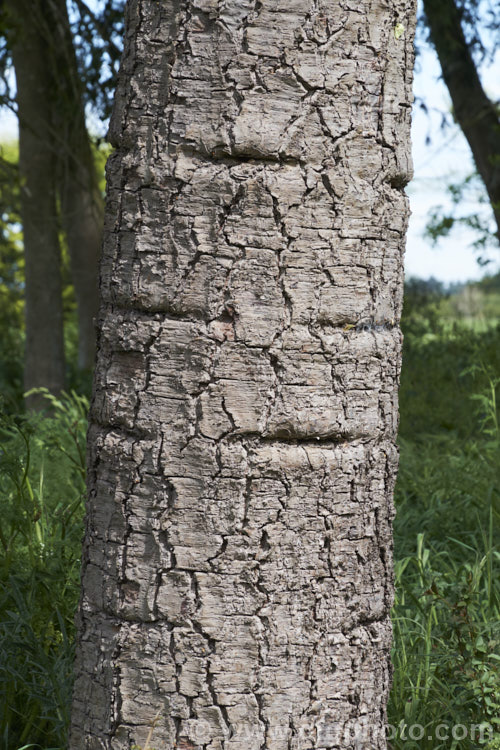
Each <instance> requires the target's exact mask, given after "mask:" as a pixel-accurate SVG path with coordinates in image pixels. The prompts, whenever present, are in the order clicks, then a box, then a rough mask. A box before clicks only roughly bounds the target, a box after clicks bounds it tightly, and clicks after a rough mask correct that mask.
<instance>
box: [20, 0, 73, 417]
mask: <svg viewBox="0 0 500 750" xmlns="http://www.w3.org/2000/svg"><path fill="white" fill-rule="evenodd" d="M6 7H7V10H8V12H9V15H10V17H11V18H12V22H13V29H12V57H13V61H14V67H15V71H16V82H17V104H18V114H19V173H20V178H21V218H22V222H23V240H24V253H25V256H24V257H25V274H26V287H25V300H26V355H25V367H24V387H25V390H29V389H31V388H38V387H40V386H44V387H46V388H48V389H49V390H50V391H51V392H52V393H58V392H59V391H60V390H61V389H62V388H63V387H64V371H65V368H64V342H63V318H62V296H61V273H60V246H59V223H58V218H57V207H56V156H55V153H54V150H53V149H52V148H50V147H48V145H47V144H48V143H50V142H51V138H52V121H51V106H50V101H49V97H48V95H47V91H48V90H50V84H51V82H52V79H51V76H50V63H49V61H48V60H47V54H46V48H45V43H44V39H43V36H42V34H41V32H40V24H39V22H38V20H37V19H39V18H40V17H41V16H43V1H40V2H38V0H37V2H32V1H28V0H6ZM27 405H28V406H29V407H31V408H40V407H43V406H46V401H44V400H43V399H41V397H39V396H31V397H30V398H28V400H27Z"/></svg>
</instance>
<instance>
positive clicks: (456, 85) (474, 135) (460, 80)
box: [424, 0, 500, 241]
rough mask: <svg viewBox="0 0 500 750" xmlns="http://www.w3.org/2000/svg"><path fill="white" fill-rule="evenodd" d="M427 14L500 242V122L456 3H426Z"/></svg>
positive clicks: (430, 0)
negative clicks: (470, 46)
mask: <svg viewBox="0 0 500 750" xmlns="http://www.w3.org/2000/svg"><path fill="white" fill-rule="evenodd" d="M424 12H425V15H426V18H427V24H428V27H429V30H430V37H431V41H432V43H433V45H434V47H435V49H436V52H437V55H438V58H439V62H440V64H441V70H442V72H443V78H444V81H445V83H446V85H447V87H448V91H449V92H450V96H451V100H452V102H453V109H454V114H455V118H456V120H457V122H458V124H459V125H460V127H461V129H462V131H463V133H464V135H465V137H466V138H467V141H468V143H469V146H470V148H471V151H472V155H473V157H474V161H475V163H476V167H477V170H478V172H479V174H480V175H481V177H482V179H483V181H484V184H485V186H486V190H487V193H488V197H489V199H490V203H491V205H492V208H493V213H494V216H495V221H496V224H497V237H498V239H499V241H500V120H499V115H498V109H497V107H496V106H495V104H494V102H492V101H491V100H490V99H489V98H488V96H487V95H486V93H485V91H484V89H483V87H482V85H481V81H480V79H479V75H478V72H477V69H476V65H475V63H474V60H473V59H472V55H471V51H470V49H469V46H468V44H467V41H466V39H465V35H464V32H463V28H462V23H461V13H460V10H459V9H458V7H457V6H456V4H455V0H424Z"/></svg>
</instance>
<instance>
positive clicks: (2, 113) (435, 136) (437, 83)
mask: <svg viewBox="0 0 500 750" xmlns="http://www.w3.org/2000/svg"><path fill="white" fill-rule="evenodd" d="M495 62H496V64H493V65H491V66H490V67H489V68H488V70H486V71H484V72H483V73H482V76H481V77H482V81H483V85H484V87H485V89H486V91H487V93H488V95H489V96H490V98H493V99H497V100H498V99H500V76H499V75H498V70H499V68H500V54H499V55H497V58H496V61H495ZM440 73H441V71H440V67H439V62H438V60H437V57H436V54H435V53H434V50H433V49H432V48H430V47H429V46H428V45H420V47H419V55H418V59H417V64H416V68H415V76H414V92H415V97H416V100H417V102H418V100H419V99H423V100H424V101H425V104H426V106H427V109H428V113H427V114H426V113H424V112H423V111H422V109H421V108H420V107H419V106H418V105H416V106H415V107H414V113H413V125H412V149H413V163H414V178H413V180H412V182H411V183H410V184H409V185H408V187H407V193H408V195H409V198H410V207H411V212H412V214H411V218H410V225H409V229H408V237H407V246H406V256H405V269H406V276H407V278H409V277H412V276H413V277H419V278H425V279H427V278H429V277H431V276H433V277H434V278H436V279H439V280H440V281H443V282H444V283H445V284H448V283H451V282H464V281H468V280H472V279H479V278H481V277H482V276H484V275H485V273H496V272H497V271H500V250H499V249H495V248H494V247H493V248H491V250H490V251H489V252H488V253H484V252H483V253H482V255H483V257H484V256H486V255H487V256H488V258H490V260H491V262H490V263H489V264H488V265H487V266H486V267H481V266H480V265H479V264H478V262H477V255H478V253H477V252H475V251H474V250H473V249H472V248H471V244H472V242H473V241H474V238H475V237H474V234H473V233H472V232H471V231H468V230H466V229H464V228H458V229H454V230H453V232H452V233H451V235H450V236H449V237H448V238H446V239H441V240H440V241H439V243H438V245H437V246H436V247H433V246H432V245H431V243H430V240H429V239H427V238H425V237H424V236H423V233H424V229H425V225H426V222H427V218H428V216H429V214H430V212H431V210H432V209H433V208H434V207H436V206H438V205H443V206H444V207H446V206H449V205H450V201H449V198H448V197H447V194H446V185H447V184H449V183H450V182H460V181H461V180H462V179H464V178H465V177H467V175H469V174H470V173H471V172H472V171H473V169H474V166H473V161H472V157H471V154H470V150H469V147H468V145H467V142H466V140H465V138H464V137H463V135H462V134H461V131H460V129H459V128H458V126H456V125H451V127H448V128H446V129H445V130H443V129H442V128H441V127H440V125H441V120H442V117H441V113H442V112H449V111H450V109H451V104H450V98H449V95H448V91H447V89H446V86H445V85H444V83H443V82H442V81H441V80H440ZM448 119H450V118H448ZM16 136H17V121H16V118H15V116H14V115H13V114H12V113H10V112H8V111H7V110H5V109H4V110H0V140H5V139H6V138H14V137H16ZM463 208H464V211H467V210H468V209H469V208H470V211H471V213H472V212H473V211H474V210H475V209H477V208H478V206H477V204H473V203H471V204H470V205H464V207H463Z"/></svg>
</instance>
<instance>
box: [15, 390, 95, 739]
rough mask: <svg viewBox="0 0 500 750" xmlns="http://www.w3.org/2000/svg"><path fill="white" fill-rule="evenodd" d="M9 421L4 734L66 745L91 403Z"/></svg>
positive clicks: (71, 400) (62, 405)
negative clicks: (44, 414)
mask: <svg viewBox="0 0 500 750" xmlns="http://www.w3.org/2000/svg"><path fill="white" fill-rule="evenodd" d="M47 403H48V406H49V407H50V409H51V416H49V417H47V416H41V415H33V414H32V415H29V416H21V417H19V416H7V417H3V418H2V420H1V422H0V440H1V452H0V514H1V518H2V525H1V529H0V552H1V557H0V706H1V708H0V738H1V739H0V742H1V747H2V749H3V750H16V749H17V748H18V747H20V746H21V745H25V744H28V743H34V744H37V745H40V746H42V747H51V748H55V747H61V748H62V747H64V744H65V735H66V728H67V722H68V712H69V701H70V691H71V670H72V666H73V639H74V625H73V618H74V613H75V608H76V604H77V597H78V581H79V568H80V562H79V556H80V545H81V538H82V518H83V498H84V490H85V484H84V474H85V462H84V456H85V431H86V415H87V408H88V403H87V401H86V399H85V398H82V397H81V396H77V395H76V394H74V393H73V394H71V395H70V396H68V395H65V396H63V397H62V398H61V399H55V398H54V397H52V396H49V395H47Z"/></svg>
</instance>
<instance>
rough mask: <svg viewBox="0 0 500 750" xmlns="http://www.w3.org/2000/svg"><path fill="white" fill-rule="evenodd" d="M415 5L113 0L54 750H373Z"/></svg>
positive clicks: (378, 715) (377, 733) (378, 743)
mask: <svg viewBox="0 0 500 750" xmlns="http://www.w3.org/2000/svg"><path fill="white" fill-rule="evenodd" d="M351 6H352V7H351ZM414 23H415V7H414V3H413V1H411V2H406V0H404V1H401V2H387V1H386V0H370V1H368V0H364V1H361V2H356V3H354V4H349V3H342V4H338V3H336V2H334V0H320V2H316V1H315V2H312V0H311V1H310V2H309V1H307V0H265V2H255V0H227V2H225V3H220V2H218V0H189V2H187V3H178V2H177V1H176V0H164V2H162V3H157V2H153V1H152V0H130V1H129V3H128V8H127V30H126V37H125V52H124V58H123V62H122V69H121V74H120V79H119V86H118V91H117V95H116V102H115V110H114V115H113V118H112V123H111V128H110V134H111V136H112V139H113V144H114V145H115V147H116V152H115V153H114V154H113V156H112V157H111V159H110V161H109V165H108V191H109V192H108V202H107V210H106V224H105V241H104V255H103V261H102V270H101V295H102V307H101V312H100V318H99V330H100V333H99V347H98V362H97V371H96V376H95V382H94V397H93V404H92V409H91V425H90V431H89V505H88V516H87V531H86V539H85V544H84V561H83V593H82V599H81V604H80V610H79V643H78V651H77V666H76V682H75V689H74V703H73V715H72V731H71V739H70V745H69V746H70V748H71V750H83V748H85V750H97V748H99V749H100V750H102V749H104V748H106V749H108V748H113V750H118V749H120V750H121V749H123V750H125V748H127V749H129V748H131V747H132V745H134V744H137V745H140V746H141V747H142V748H145V747H146V746H148V747H156V748H159V747H161V748H173V747H177V748H185V749H188V748H195V747H196V748H197V747H203V748H207V750H208V749H209V750H216V749H221V748H224V749H225V750H229V748H231V750H240V749H241V750H243V749H245V750H252V749H253V748H255V749H257V748H261V747H266V748H271V749H272V750H285V749H286V750H292V748H297V749H298V748H325V747H335V748H349V749H351V748H367V749H368V748H370V750H373V748H385V747H386V741H385V736H384V724H385V705H386V700H387V694H388V690H389V684H390V666H389V648H390V643H391V626H390V607H391V604H392V589H393V583H392V536H391V520H392V516H393V506H392V491H393V485H394V480H395V474H396V466H397V451H396V448H395V444H394V440H395V434H396V428H397V384H398V377H399V368H400V356H401V334H400V330H399V327H398V322H399V316H400V311H401V302H402V287H403V250H404V242H405V231H406V224H407V216H408V205H407V199H406V197H405V194H404V191H403V186H404V185H405V183H406V182H407V181H408V179H409V177H410V171H411V166H410V156H409V124H410V111H411V110H410V103H411V70H412V61H413V46H412V41H413V31H414Z"/></svg>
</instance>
